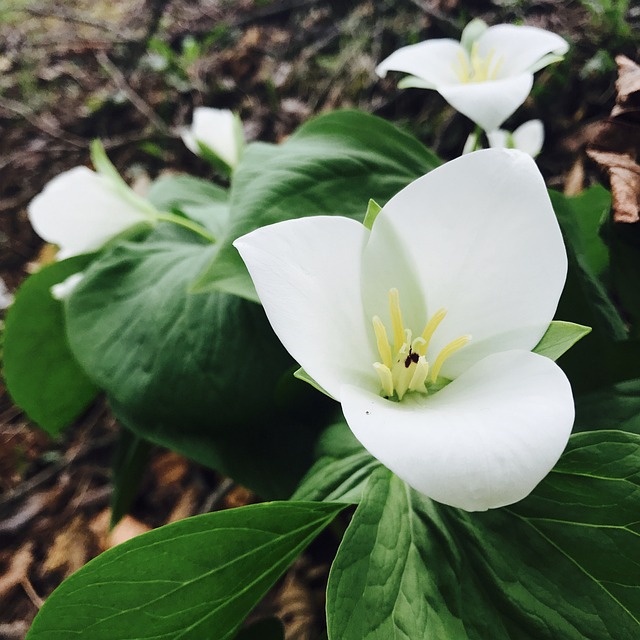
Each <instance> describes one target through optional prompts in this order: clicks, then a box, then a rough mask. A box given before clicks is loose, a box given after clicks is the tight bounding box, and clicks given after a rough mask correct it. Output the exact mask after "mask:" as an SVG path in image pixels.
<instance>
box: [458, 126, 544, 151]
mask: <svg viewBox="0 0 640 640" xmlns="http://www.w3.org/2000/svg"><path fill="white" fill-rule="evenodd" d="M478 135H479V134H478V132H476V131H473V132H471V133H470V134H469V137H468V138H467V141H466V142H465V143H464V149H463V150H462V153H463V155H464V154H466V153H471V152H472V151H476V150H477V149H479V148H482V145H479V144H478ZM487 139H488V141H489V146H490V147H493V148H494V149H518V151H524V152H525V153H526V154H528V155H530V156H531V157H532V158H535V157H536V156H537V155H538V154H539V153H540V151H541V150H542V145H543V143H544V126H543V125H542V121H541V120H529V121H528V122H525V123H524V124H521V125H520V126H519V127H518V128H517V129H516V130H515V131H513V132H511V131H505V130H504V129H496V130H495V131H488V132H487Z"/></svg>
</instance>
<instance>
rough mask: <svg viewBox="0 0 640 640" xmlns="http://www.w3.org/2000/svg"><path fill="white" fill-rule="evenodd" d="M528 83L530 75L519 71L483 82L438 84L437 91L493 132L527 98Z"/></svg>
mask: <svg viewBox="0 0 640 640" xmlns="http://www.w3.org/2000/svg"><path fill="white" fill-rule="evenodd" d="M532 86H533V74H532V73H529V72H523V73H520V74H518V75H515V76H512V77H508V78H502V79H498V80H488V81H486V82H467V83H465V84H451V85H439V86H438V87H437V90H438V93H440V95H441V96H442V97H443V98H444V99H445V100H446V101H447V102H448V103H449V104H450V105H451V106H452V107H455V108H456V109H457V110H458V111H459V112H460V113H463V114H464V115H465V116H467V117H468V118H470V119H471V120H473V122H475V123H476V124H478V125H480V126H481V127H482V128H483V129H484V130H485V131H493V130H494V129H497V128H498V127H499V126H500V125H501V124H502V123H503V122H504V121H505V120H506V119H507V118H508V117H509V116H510V115H512V114H513V113H514V111H515V110H516V109H517V108H518V107H519V106H520V105H521V104H522V103H523V102H524V101H525V100H526V99H527V96H528V95H529V91H531V87H532Z"/></svg>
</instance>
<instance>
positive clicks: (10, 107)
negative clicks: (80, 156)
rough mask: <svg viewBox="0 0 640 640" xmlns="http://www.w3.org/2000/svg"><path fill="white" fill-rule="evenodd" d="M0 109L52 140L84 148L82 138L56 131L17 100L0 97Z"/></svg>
mask: <svg viewBox="0 0 640 640" xmlns="http://www.w3.org/2000/svg"><path fill="white" fill-rule="evenodd" d="M0 109H6V110H7V111H10V112H11V113H15V114H17V115H19V116H21V117H22V118H24V119H25V120H26V121H27V122H28V123H29V124H31V125H33V126H34V127H36V129H39V130H40V131H42V132H43V133H46V134H47V135H48V136H51V137H52V138H56V139H57V140H61V141H62V142H65V143H67V144H69V145H72V146H74V147H79V148H86V146H87V142H86V140H84V139H83V138H80V137H79V136H76V135H73V134H72V133H68V132H67V131H62V130H61V129H56V128H55V127H54V126H53V125H52V124H50V123H49V122H47V121H46V120H43V119H42V118H39V117H38V116H37V115H36V114H35V113H34V112H33V111H32V110H31V109H29V108H28V107H27V106H26V105H24V104H22V103H21V102H18V101H17V100H12V99H11V98H4V97H0Z"/></svg>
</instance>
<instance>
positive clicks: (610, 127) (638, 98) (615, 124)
mask: <svg viewBox="0 0 640 640" xmlns="http://www.w3.org/2000/svg"><path fill="white" fill-rule="evenodd" d="M616 62H617V64H618V80H617V82H616V90H617V92H618V96H617V99H616V105H615V107H614V108H613V109H612V111H611V116H610V117H609V118H608V120H606V121H605V122H603V123H601V125H600V127H599V129H598V130H597V132H596V134H595V135H594V139H593V141H592V143H591V145H590V146H589V148H588V149H587V154H588V155H589V157H590V158H591V159H592V160H595V162H597V163H598V164H599V165H600V166H601V167H602V168H603V169H605V170H606V171H607V172H608V174H609V179H610V181H611V194H612V196H613V219H614V220H615V221H616V222H625V223H633V222H638V221H639V220H640V164H638V159H639V158H640V66H638V65H637V64H636V63H635V62H633V61H632V60H629V58H626V57H625V56H618V57H617V58H616Z"/></svg>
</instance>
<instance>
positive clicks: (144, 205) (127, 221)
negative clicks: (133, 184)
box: [27, 143, 156, 259]
mask: <svg viewBox="0 0 640 640" xmlns="http://www.w3.org/2000/svg"><path fill="white" fill-rule="evenodd" d="M92 154H93V155H92V157H93V161H94V165H95V166H96V168H97V169H98V171H99V172H98V173H96V172H95V171H91V170H90V169H88V168H87V167H74V168H73V169H69V171H65V172H64V173H61V174H59V175H57V176H56V177H55V178H53V180H51V181H50V182H48V183H47V184H46V185H45V187H44V189H43V190H42V192H41V193H40V194H38V195H37V196H36V197H35V198H34V199H33V200H32V201H31V203H30V204H29V207H28V209H27V211H28V215H29V220H30V222H31V225H32V226H33V228H34V229H35V232H36V233H37V234H38V235H39V236H40V237H41V238H42V239H44V240H46V241H47V242H50V243H52V244H55V245H58V247H59V248H60V250H59V252H58V259H64V258H68V257H70V256H74V255H78V254H81V253H90V252H92V251H96V250H97V249H100V248H101V247H102V246H103V245H104V244H105V243H106V242H107V241H109V240H111V239H112V238H113V237H115V236H117V235H118V234H120V233H122V232H123V231H125V230H127V229H129V228H130V227H133V226H135V225H138V224H140V223H145V222H147V223H153V222H154V221H155V213H156V212H155V209H154V208H153V207H152V206H151V204H150V203H148V202H147V201H146V200H144V199H143V198H142V197H140V196H138V195H137V194H135V193H134V192H133V191H132V190H131V189H130V188H129V187H128V185H127V184H126V183H125V182H124V180H122V178H121V177H120V176H119V175H118V173H117V172H116V170H115V169H114V168H113V165H111V163H110V162H109V160H108V159H107V157H106V154H105V153H104V149H102V147H101V146H100V144H99V143H96V144H94V145H93V148H92Z"/></svg>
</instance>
